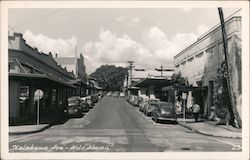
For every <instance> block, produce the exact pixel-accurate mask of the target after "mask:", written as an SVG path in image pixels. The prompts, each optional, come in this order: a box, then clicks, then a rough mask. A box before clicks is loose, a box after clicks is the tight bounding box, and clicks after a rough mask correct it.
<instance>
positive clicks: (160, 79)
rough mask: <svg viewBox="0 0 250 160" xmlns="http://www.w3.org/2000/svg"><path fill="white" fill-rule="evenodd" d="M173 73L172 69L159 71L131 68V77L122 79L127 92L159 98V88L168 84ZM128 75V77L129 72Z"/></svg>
mask: <svg viewBox="0 0 250 160" xmlns="http://www.w3.org/2000/svg"><path fill="white" fill-rule="evenodd" d="M173 73H174V71H167V72H166V71H164V72H162V73H161V72H159V71H156V70H144V69H133V70H132V78H131V79H130V78H127V77H126V78H125V80H124V88H125V89H127V90H128V93H127V94H132V95H138V96H140V97H149V98H160V97H162V91H161V88H162V87H164V86H167V85H170V78H171V76H172V74H173ZM128 77H130V72H129V75H128ZM130 81H131V82H130ZM130 84H131V85H130Z"/></svg>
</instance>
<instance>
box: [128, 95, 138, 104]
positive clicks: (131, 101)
mask: <svg viewBox="0 0 250 160" xmlns="http://www.w3.org/2000/svg"><path fill="white" fill-rule="evenodd" d="M137 97H138V96H136V95H130V96H129V100H128V102H129V104H131V105H133V106H135V105H136V103H137Z"/></svg>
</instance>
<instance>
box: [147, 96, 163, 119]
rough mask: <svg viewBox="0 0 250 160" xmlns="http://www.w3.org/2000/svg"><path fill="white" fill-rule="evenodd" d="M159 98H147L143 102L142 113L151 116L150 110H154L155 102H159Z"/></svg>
mask: <svg viewBox="0 0 250 160" xmlns="http://www.w3.org/2000/svg"><path fill="white" fill-rule="evenodd" d="M159 101H160V100H159V99H148V101H147V102H146V103H144V105H145V106H144V107H143V108H144V109H143V111H144V114H145V115H146V116H151V112H152V111H153V110H154V108H155V107H156V104H157V102H159Z"/></svg>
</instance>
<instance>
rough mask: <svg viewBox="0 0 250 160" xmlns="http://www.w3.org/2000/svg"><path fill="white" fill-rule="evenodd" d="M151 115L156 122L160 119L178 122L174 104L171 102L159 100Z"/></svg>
mask: <svg viewBox="0 0 250 160" xmlns="http://www.w3.org/2000/svg"><path fill="white" fill-rule="evenodd" d="M151 116H152V119H153V120H154V121H155V122H156V123H157V122H158V121H159V120H164V121H173V122H177V115H176V113H175V108H174V105H173V103H170V102H158V103H157V104H156V107H155V108H154V110H153V111H152V114H151Z"/></svg>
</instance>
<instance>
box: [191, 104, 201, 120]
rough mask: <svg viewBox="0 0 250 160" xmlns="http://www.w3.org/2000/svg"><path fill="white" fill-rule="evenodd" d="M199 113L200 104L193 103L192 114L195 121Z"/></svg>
mask: <svg viewBox="0 0 250 160" xmlns="http://www.w3.org/2000/svg"><path fill="white" fill-rule="evenodd" d="M199 113H200V106H199V105H198V104H197V103H195V104H194V105H193V114H194V119H195V122H198V118H199Z"/></svg>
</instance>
